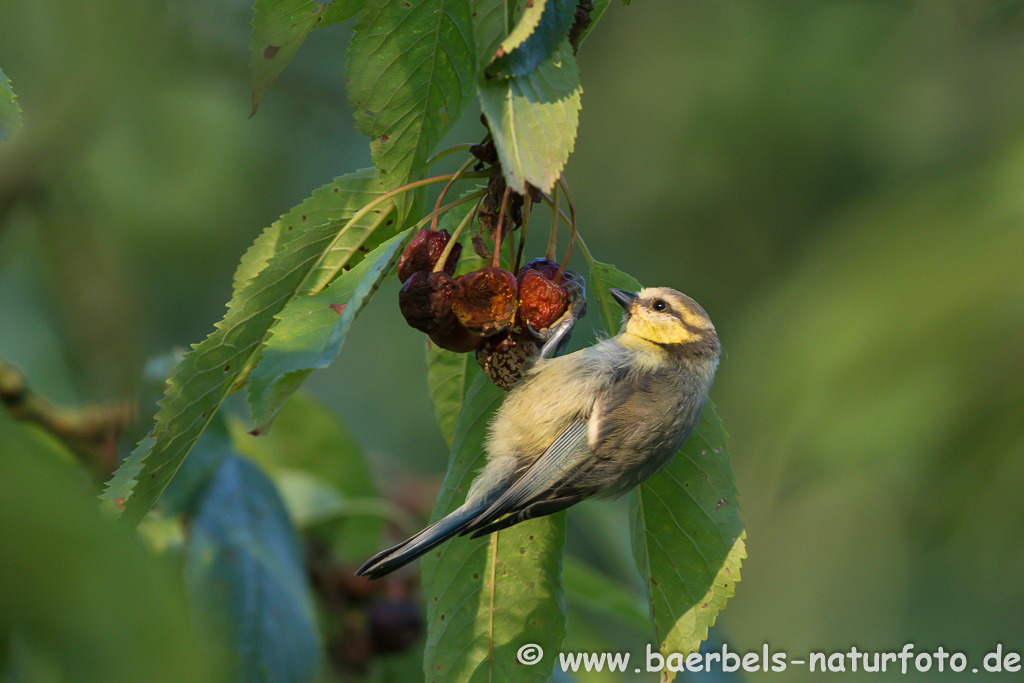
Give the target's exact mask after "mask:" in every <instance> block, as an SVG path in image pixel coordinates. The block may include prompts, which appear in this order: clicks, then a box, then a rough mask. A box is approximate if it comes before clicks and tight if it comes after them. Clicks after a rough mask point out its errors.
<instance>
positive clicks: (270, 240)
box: [233, 168, 398, 295]
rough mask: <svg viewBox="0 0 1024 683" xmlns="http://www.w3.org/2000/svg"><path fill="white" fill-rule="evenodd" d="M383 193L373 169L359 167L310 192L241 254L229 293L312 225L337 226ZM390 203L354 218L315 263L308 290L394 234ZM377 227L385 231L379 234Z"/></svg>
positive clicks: (318, 287) (314, 287)
mask: <svg viewBox="0 0 1024 683" xmlns="http://www.w3.org/2000/svg"><path fill="white" fill-rule="evenodd" d="M385 192H386V188H385V187H384V184H383V183H382V182H381V181H380V178H379V177H378V175H377V171H376V170H375V169H373V168H364V169H360V170H358V171H356V172H355V173H349V174H347V175H343V176H339V177H337V178H335V179H334V180H332V181H331V182H329V183H327V184H326V185H324V186H322V187H319V188H317V189H316V190H313V194H312V195H310V197H309V198H308V199H306V200H305V201H303V202H302V203H301V204H299V205H298V206H296V207H295V208H293V209H292V210H291V211H289V212H288V213H287V214H285V215H284V216H282V217H281V218H279V219H278V220H276V221H274V223H273V224H271V226H270V227H268V228H267V229H265V230H264V231H263V232H262V233H261V234H260V236H259V237H257V238H256V241H255V242H254V243H253V244H252V246H251V247H249V249H248V250H247V251H246V252H245V254H244V255H243V256H242V259H241V261H240V262H239V264H238V268H237V269H236V270H235V276H234V292H233V294H236V295H237V294H238V292H240V291H241V290H242V289H243V288H244V287H245V286H246V285H247V284H249V281H250V280H252V279H253V278H254V277H255V276H256V275H257V274H258V273H259V272H260V271H262V270H263V269H264V268H266V266H267V263H268V261H269V260H270V258H271V257H272V256H273V255H274V254H276V253H278V252H279V251H281V250H282V249H283V248H284V245H286V244H288V242H290V241H291V240H293V239H295V238H296V237H297V236H299V235H301V234H302V232H303V231H304V230H308V229H309V228H310V227H312V226H321V225H328V224H332V225H335V226H338V224H343V223H344V222H345V221H347V220H348V219H350V218H351V217H352V215H353V214H354V213H355V212H356V211H358V210H359V209H361V208H362V207H364V206H366V205H367V204H369V203H370V202H371V201H373V200H375V199H377V198H378V197H380V196H381V195H382V194H384V193H385ZM393 207H394V205H393V204H392V203H391V202H388V203H386V204H383V205H381V206H378V207H377V208H376V209H374V210H373V211H372V212H370V214H368V215H367V216H365V217H363V218H361V219H360V220H358V221H357V222H356V223H355V224H354V225H352V226H351V227H350V228H349V229H348V230H346V231H345V232H344V233H343V234H342V235H340V237H339V239H338V240H337V241H336V242H335V243H334V244H332V245H331V248H330V249H329V250H328V251H327V252H326V253H324V254H323V256H322V260H321V262H320V264H319V265H318V266H317V267H316V270H315V272H314V273H313V274H312V275H311V276H310V277H309V281H308V282H307V285H308V288H309V289H310V290H311V291H319V290H320V289H322V288H323V287H325V286H326V285H327V284H328V283H329V282H330V281H331V280H333V279H334V277H335V276H336V275H337V274H338V272H339V271H340V270H341V269H342V268H343V267H344V266H346V265H348V266H352V265H354V264H355V263H356V262H357V261H358V260H359V259H361V258H362V256H363V254H365V253H367V252H369V251H370V250H371V249H373V248H374V247H376V246H377V245H379V244H381V243H382V242H384V240H385V239H387V238H388V237H391V236H392V235H394V234H395V232H397V228H396V223H397V222H398V217H397V216H396V215H395V212H394V211H393ZM377 228H384V229H383V230H380V231H378V230H377Z"/></svg>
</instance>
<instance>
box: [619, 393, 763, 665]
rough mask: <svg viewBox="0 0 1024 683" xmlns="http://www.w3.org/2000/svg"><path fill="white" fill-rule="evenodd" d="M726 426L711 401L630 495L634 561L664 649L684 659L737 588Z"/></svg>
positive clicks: (740, 552)
mask: <svg viewBox="0 0 1024 683" xmlns="http://www.w3.org/2000/svg"><path fill="white" fill-rule="evenodd" d="M725 438H726V437H725V430H724V429H723V428H722V422H721V420H719V419H718V416H717V415H716V414H715V406H714V405H713V404H712V403H711V402H710V401H708V403H707V405H706V406H705V407H704V414H703V416H702V418H701V421H700V424H698V425H697V429H696V430H695V431H694V433H693V435H691V436H690V438H689V439H688V440H687V441H686V443H685V444H683V447H682V448H681V449H680V450H679V452H678V453H676V455H675V457H674V458H673V459H672V461H671V462H670V463H669V464H668V465H667V466H666V467H665V469H664V470H662V471H661V472H659V473H658V474H656V475H654V476H653V477H651V478H650V479H649V480H647V481H646V482H644V483H642V484H640V486H638V487H637V488H635V489H633V490H632V491H630V493H629V505H630V511H631V519H630V527H631V530H632V536H633V539H632V540H633V558H634V559H635V560H636V564H637V568H638V569H639V570H640V575H641V576H642V577H643V579H644V583H645V584H646V586H647V595H648V599H649V602H650V608H651V618H652V619H653V621H654V633H655V637H656V638H657V641H658V646H659V648H660V650H661V653H662V654H663V655H665V656H667V655H668V654H670V653H673V652H679V653H682V654H683V656H684V657H685V656H686V655H687V654H688V653H690V652H695V651H696V650H697V648H698V647H699V646H700V642H701V641H702V640H704V639H705V638H707V635H708V627H710V626H713V625H714V623H715V618H716V617H717V616H718V613H719V611H721V610H722V609H724V608H725V602H726V600H727V599H728V598H730V597H732V596H733V595H734V594H735V591H736V582H737V581H739V580H740V564H741V561H742V560H743V558H745V557H746V556H747V555H746V550H745V548H744V539H745V538H746V535H745V533H744V530H743V523H742V522H741V521H740V511H739V502H738V501H737V499H736V476H735V474H734V473H733V470H732V460H731V458H730V457H729V452H728V449H727V448H726V443H725Z"/></svg>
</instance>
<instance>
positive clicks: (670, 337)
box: [626, 311, 696, 344]
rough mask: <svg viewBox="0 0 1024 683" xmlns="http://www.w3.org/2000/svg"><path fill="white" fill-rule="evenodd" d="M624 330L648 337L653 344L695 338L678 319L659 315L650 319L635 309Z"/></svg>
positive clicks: (682, 341)
mask: <svg viewBox="0 0 1024 683" xmlns="http://www.w3.org/2000/svg"><path fill="white" fill-rule="evenodd" d="M626 332H628V333H629V334H633V335H636V336H637V337H641V338H643V339H648V340H650V341H652V342H654V343H655V344H683V343H685V342H690V341H693V340H694V339H696V337H695V336H694V335H693V333H691V332H690V331H689V330H688V329H686V327H684V326H683V325H682V324H681V323H680V322H679V321H677V320H674V319H669V320H665V319H664V317H661V316H659V319H658V320H651V319H649V318H648V317H647V316H646V315H645V314H644V312H643V311H637V312H636V313H634V314H633V315H632V316H631V317H630V318H629V321H628V322H627V323H626Z"/></svg>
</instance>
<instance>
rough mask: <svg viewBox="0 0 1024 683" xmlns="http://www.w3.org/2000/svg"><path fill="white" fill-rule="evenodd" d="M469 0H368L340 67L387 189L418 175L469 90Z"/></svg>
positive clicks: (471, 64) (455, 118) (471, 73)
mask: <svg viewBox="0 0 1024 683" xmlns="http://www.w3.org/2000/svg"><path fill="white" fill-rule="evenodd" d="M472 31H473V29H472V23H471V19H470V3H469V0H407V1H406V2H395V1H394V0H366V6H365V7H364V8H363V10H362V11H361V12H360V14H359V19H358V21H357V22H356V25H355V32H354V34H353V36H352V42H351V43H350V44H349V51H348V59H347V60H346V65H345V71H346V74H347V76H348V79H347V80H348V98H349V104H350V105H351V106H352V109H353V110H354V111H355V117H356V127H357V128H358V129H359V131H360V132H361V133H363V134H364V135H367V136H369V137H370V150H371V152H372V154H373V160H374V161H375V162H376V164H377V169H378V171H379V172H380V175H381V177H382V178H383V179H384V182H385V184H386V185H387V186H388V188H395V187H398V186H399V185H402V184H404V183H406V182H408V181H409V180H410V179H411V178H412V177H413V176H418V175H419V174H420V173H421V169H422V165H423V162H424V161H425V160H426V159H427V157H428V156H429V155H430V152H431V150H432V149H433V148H434V146H435V145H437V143H438V142H439V141H440V139H441V137H442V136H443V135H444V134H445V133H446V132H447V131H448V130H449V128H450V127H451V126H452V124H453V123H455V122H456V121H458V120H459V118H460V117H461V116H462V112H463V111H464V110H465V108H466V105H467V104H468V103H469V100H470V98H471V97H472V94H473V76H474V72H475V67H474V62H473V47H472V46H473V33H472Z"/></svg>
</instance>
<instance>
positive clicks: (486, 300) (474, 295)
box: [452, 267, 519, 337]
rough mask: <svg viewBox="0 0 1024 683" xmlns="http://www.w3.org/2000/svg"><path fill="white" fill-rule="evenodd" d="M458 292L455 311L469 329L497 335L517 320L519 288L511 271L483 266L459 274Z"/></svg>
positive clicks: (486, 334)
mask: <svg viewBox="0 0 1024 683" xmlns="http://www.w3.org/2000/svg"><path fill="white" fill-rule="evenodd" d="M456 281H457V282H458V283H459V291H458V292H457V293H456V294H455V299H454V300H453V301H452V311H453V312H454V313H455V315H456V316H457V317H458V319H459V322H460V323H462V325H463V326H465V327H466V328H467V329H468V330H469V331H471V332H475V333H477V334H481V335H484V336H485V337H486V336H490V335H492V334H497V333H498V332H501V331H502V330H504V329H505V328H507V327H508V326H509V325H510V324H511V323H512V321H513V320H514V319H515V315H516V309H517V308H518V304H519V302H518V296H517V294H518V287H517V286H516V278H515V276H514V275H512V273H510V272H508V271H507V270H503V269H501V268H494V267H490V268H481V269H480V270H475V271H473V272H471V273H466V274H465V275H461V276H459V278H458V279H457V280H456Z"/></svg>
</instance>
